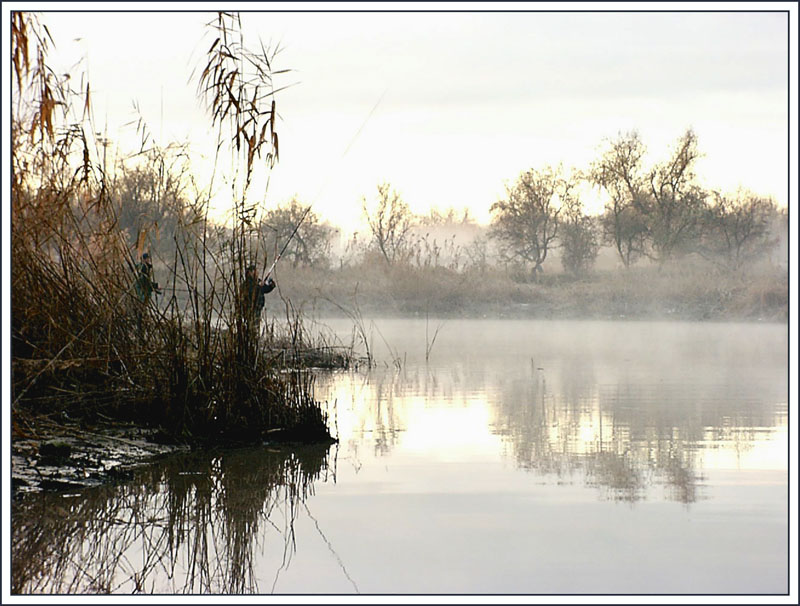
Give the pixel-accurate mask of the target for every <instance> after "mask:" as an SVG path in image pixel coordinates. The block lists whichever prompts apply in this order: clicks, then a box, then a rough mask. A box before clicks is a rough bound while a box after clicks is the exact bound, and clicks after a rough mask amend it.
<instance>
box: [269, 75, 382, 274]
mask: <svg viewBox="0 0 800 606" xmlns="http://www.w3.org/2000/svg"><path fill="white" fill-rule="evenodd" d="M388 90H389V88H388V87H387V88H386V89H385V90H384V91H383V92H382V93H381V96H380V97H378V100H377V101H376V102H375V105H373V106H372V109H371V110H370V111H369V113H368V114H367V117H366V118H364V121H363V122H362V123H361V126H359V127H358V130H357V131H356V133H355V134H354V135H353V138H352V139H350V142H349V143H348V144H347V147H345V149H344V152H342V156H341V158H340V160H341V159H342V158H344V157H345V156H346V155H347V152H349V151H350V148H351V147H353V143H355V142H356V139H358V137H359V136H360V135H361V131H362V130H364V127H365V126H366V125H367V122H369V119H370V118H371V117H372V114H373V113H375V110H376V109H377V108H378V106H379V105H380V104H381V101H383V98H384V97H385V96H386V91H388ZM322 189H324V185H323V187H322V188H321V189H320V191H319V192H318V193H317V196H316V197H319V194H320V193H322ZM312 206H314V203H313V202H312V203H311V204H309V205H308V208H307V209H306V211H305V212H304V213H303V216H302V217H300V221H299V222H298V223H297V225H296V226H295V228H294V231H292V235H290V236H289V239H288V240H286V244H284V245H283V248H282V249H281V252H280V253H278V256H277V257H275V260H274V261H273V262H272V266H271V267H270V268H269V271H268V272H267V273H266V275H265V276H264V282H266V281H267V280H268V279H269V277H270V275H272V272H273V271H274V270H275V266H276V265H277V263H278V260H279V259H280V258H281V256H282V255H283V253H284V252H286V248H287V247H288V246H289V243H290V242H291V241H292V238H294V236H295V234H297V230H298V229H299V228H300V225H301V224H302V223H303V221H305V219H306V215H308V212H309V211H310V210H311V207H312Z"/></svg>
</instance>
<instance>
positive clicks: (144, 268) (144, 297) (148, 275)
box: [136, 253, 161, 305]
mask: <svg viewBox="0 0 800 606" xmlns="http://www.w3.org/2000/svg"><path fill="white" fill-rule="evenodd" d="M153 292H155V293H156V294H157V295H160V294H161V289H160V288H159V287H158V282H155V281H154V280H153V264H152V263H151V262H150V254H149V253H144V254H143V255H142V261H141V263H137V264H136V296H137V297H139V301H141V302H142V303H143V304H144V305H147V304H148V303H149V302H150V295H151V294H153Z"/></svg>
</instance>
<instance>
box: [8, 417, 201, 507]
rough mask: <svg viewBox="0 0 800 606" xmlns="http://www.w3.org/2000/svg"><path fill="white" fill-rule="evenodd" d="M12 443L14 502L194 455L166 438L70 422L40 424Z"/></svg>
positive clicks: (135, 429)
mask: <svg viewBox="0 0 800 606" xmlns="http://www.w3.org/2000/svg"><path fill="white" fill-rule="evenodd" d="M33 425H34V427H33V429H32V430H31V431H27V432H25V433H23V434H22V435H17V436H14V437H13V438H12V440H11V488H12V494H13V495H14V496H17V495H20V494H24V493H29V492H40V491H45V490H46V491H70V490H81V489H83V488H88V487H91V486H99V485H101V484H105V483H108V482H114V481H119V480H124V479H126V478H128V477H130V476H131V473H132V470H133V469H134V468H136V467H138V466H140V465H146V464H148V463H150V462H152V461H154V460H156V459H158V458H160V457H164V456H168V455H170V454H173V453H176V452H183V451H188V450H189V447H188V446H181V445H176V444H169V443H166V442H165V440H164V439H163V438H164V436H163V434H162V433H161V432H159V431H157V430H154V429H145V428H142V427H137V426H134V425H129V424H120V423H112V422H105V423H100V424H96V425H92V426H90V427H87V426H85V425H82V424H80V423H77V422H71V421H69V420H67V421H65V422H64V423H63V424H59V425H56V424H54V423H53V422H52V421H46V422H39V423H36V422H34V424H33Z"/></svg>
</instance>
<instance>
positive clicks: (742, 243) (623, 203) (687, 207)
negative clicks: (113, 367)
mask: <svg viewBox="0 0 800 606" xmlns="http://www.w3.org/2000/svg"><path fill="white" fill-rule="evenodd" d="M645 152H646V148H645V145H644V143H643V142H642V140H641V138H640V136H639V134H638V133H637V132H628V133H621V134H619V135H618V136H617V137H616V138H614V139H607V140H605V141H604V147H603V149H602V151H601V154H600V157H599V158H598V159H596V160H595V161H594V162H592V163H591V164H590V166H589V167H587V168H586V169H585V170H577V169H572V170H565V169H564V168H563V167H562V166H558V167H552V166H544V167H541V168H531V169H529V170H525V171H523V172H522V173H520V174H519V176H518V177H517V178H516V180H515V181H514V182H512V183H511V184H508V185H506V192H505V195H504V196H503V197H502V198H501V199H499V200H497V201H495V202H494V203H493V204H492V205H491V206H490V209H489V210H490V214H491V224H490V226H489V228H488V230H487V229H483V228H481V227H480V226H478V225H477V224H476V223H475V221H474V220H473V218H472V217H471V216H470V214H469V212H468V211H466V210H456V209H455V208H452V207H451V208H449V209H446V210H444V211H442V210H439V209H432V210H431V211H429V213H428V214H427V215H423V216H416V215H414V213H412V211H411V209H410V207H409V205H408V204H407V203H406V202H405V200H403V198H402V196H401V195H400V193H398V191H397V190H396V189H395V188H394V187H393V186H392V185H391V184H389V183H380V184H379V185H378V186H377V189H376V194H375V196H374V197H373V198H371V199H369V200H368V199H367V197H364V198H362V200H361V207H362V213H363V217H364V218H365V223H366V225H367V230H368V231H367V232H366V234H365V235H361V236H359V235H358V234H354V235H353V237H352V239H351V240H350V242H349V243H347V245H346V247H345V250H344V251H343V252H342V253H341V256H340V259H339V261H338V263H339V264H340V265H341V264H344V263H354V262H355V263H357V262H374V263H378V264H383V265H384V266H386V267H393V266H398V265H409V266H412V267H419V268H424V267H430V266H439V265H440V264H442V265H444V266H448V267H450V268H452V269H464V268H467V267H472V268H482V269H485V268H486V267H487V265H488V263H489V258H490V256H491V254H490V245H492V246H493V247H494V251H495V252H496V255H497V259H498V260H500V261H501V262H503V263H505V264H507V265H510V266H516V267H523V268H527V271H528V272H529V273H528V275H529V277H530V279H532V280H534V281H535V280H538V279H539V277H540V276H541V274H542V271H543V266H544V265H545V262H546V261H547V259H548V256H549V255H550V254H551V253H552V252H553V251H554V250H557V251H558V253H559V255H558V256H559V257H560V262H561V265H562V266H563V269H564V271H565V272H567V273H569V274H571V275H574V276H582V275H586V274H587V273H588V272H590V271H591V270H592V268H593V266H594V264H595V262H596V259H597V257H598V254H599V251H600V249H601V247H603V246H607V247H610V248H611V249H613V250H614V252H615V254H616V256H617V258H618V259H619V262H620V263H621V265H622V266H624V267H625V268H629V267H631V266H632V265H634V264H636V263H637V262H640V261H642V260H648V261H650V262H654V263H657V264H663V263H664V262H667V261H670V260H675V259H680V258H682V257H685V256H687V255H698V256H701V257H703V258H705V259H707V260H709V261H711V262H713V263H715V264H717V265H719V266H721V267H725V268H728V269H732V270H738V269H741V268H742V267H743V266H744V265H745V264H747V263H749V262H752V261H754V260H756V259H757V258H759V256H763V255H764V254H766V253H767V252H768V251H769V250H770V249H771V247H772V246H773V245H774V244H775V240H774V237H775V233H776V229H775V228H776V227H777V226H778V225H779V224H780V222H781V221H784V222H785V220H786V217H785V211H782V210H780V209H778V208H777V206H776V204H775V202H774V201H773V200H772V199H770V198H768V197H764V196H760V195H758V194H755V193H753V192H750V191H746V190H742V189H740V190H738V191H736V192H734V193H722V192H720V191H717V190H713V189H712V190H707V189H704V188H703V187H701V186H700V185H699V183H698V180H697V176H696V174H695V167H696V164H697V161H698V159H699V158H700V152H699V149H698V141H697V136H696V134H695V133H694V132H693V131H692V130H687V131H686V132H685V133H684V134H683V135H682V136H681V137H680V138H679V139H678V140H677V142H676V144H675V146H674V148H673V149H672V150H671V151H670V153H669V154H667V156H666V157H665V158H664V159H663V160H661V161H658V162H656V163H655V164H653V165H652V166H645V163H644V158H645ZM184 159H185V156H184V155H182V154H181V153H180V150H170V149H167V150H157V151H152V152H150V154H149V155H148V157H147V158H145V159H144V160H145V161H143V162H138V163H136V164H130V165H120V166H119V167H117V171H116V176H115V179H114V184H113V188H112V189H113V192H114V194H113V198H114V200H115V202H116V204H117V205H118V213H117V216H118V220H119V222H120V226H121V227H122V228H123V229H124V230H125V231H126V233H128V234H129V236H130V241H131V245H132V246H135V245H136V244H137V241H139V243H140V242H141V239H142V234H143V232H144V233H146V234H147V239H148V241H153V240H154V236H158V234H159V233H163V234H169V233H172V232H173V231H174V228H175V226H176V225H177V224H178V223H182V224H184V225H185V224H187V223H191V222H192V221H195V220H197V215H198V213H199V211H198V210H197V205H196V204H195V203H194V202H193V196H192V195H191V193H190V192H191V191H192V190H191V188H190V187H189V186H188V184H190V180H189V178H188V176H187V173H188V170H187V166H186V164H185V162H184ZM590 189H594V190H595V191H599V192H600V193H601V195H602V196H603V197H604V198H605V202H604V210H603V212H602V213H601V214H600V215H597V216H593V215H589V214H587V213H586V209H585V204H584V198H585V196H586V194H587V191H588V190H590ZM307 209H308V206H307V205H306V204H305V203H303V202H302V201H301V200H300V199H298V198H296V197H295V198H292V199H291V200H289V201H288V202H285V203H282V204H278V205H277V206H275V207H273V208H270V209H268V210H266V211H264V212H263V213H262V215H261V216H260V217H259V218H258V219H257V220H254V222H252V224H251V228H250V232H251V234H250V235H251V237H253V238H254V239H255V241H257V243H258V247H259V249H260V250H261V251H263V254H264V258H274V257H275V255H276V254H277V253H278V252H279V251H280V250H281V248H282V247H283V245H284V244H285V243H286V242H287V241H289V246H288V247H287V250H286V251H285V252H284V259H285V260H286V261H287V262H288V263H289V264H290V265H291V266H292V267H295V268H296V267H301V266H303V267H312V268H320V269H328V268H330V267H333V257H334V252H333V243H334V238H335V237H337V235H338V234H339V230H338V229H337V228H335V227H334V226H332V225H330V224H329V223H327V222H324V221H322V220H321V219H320V217H319V215H317V214H316V213H315V212H314V211H313V209H312V210H310V211H309V212H308V213H307V214H306V216H305V217H304V218H303V215H304V213H305V212H306V210H307ZM301 218H302V222H301ZM298 224H300V227H299V228H298V230H297V233H296V234H295V236H294V237H293V238H291V240H290V236H291V235H292V232H293V231H294V229H295V227H296V226H297V225H298ZM464 227H471V228H473V229H472V235H473V237H472V238H471V240H470V243H469V244H467V245H464V246H461V245H459V244H456V236H455V234H452V235H450V236H446V237H444V238H441V237H439V238H437V237H436V236H435V235H432V234H431V232H432V231H436V230H437V229H438V230H439V233H441V231H442V229H446V228H453V231H454V232H455V231H456V230H457V229H459V230H460V229H463V228H464ZM222 233H224V230H222ZM222 237H224V236H222ZM155 240H158V238H155ZM160 242H161V243H159V242H155V241H154V243H153V246H155V247H156V248H158V247H165V248H166V247H169V246H170V242H169V238H160ZM140 247H141V245H140ZM164 252H165V253H166V250H165V251H164Z"/></svg>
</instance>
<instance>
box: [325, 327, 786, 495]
mask: <svg viewBox="0 0 800 606" xmlns="http://www.w3.org/2000/svg"><path fill="white" fill-rule="evenodd" d="M387 324H388V328H387V327H382V332H383V333H384V334H387V335H391V336H390V337H387V338H391V339H394V341H392V342H393V343H395V342H396V343H397V345H396V348H397V349H398V350H399V351H403V348H404V347H405V344H406V343H408V344H409V346H413V340H411V341H410V340H409V338H408V337H407V334H410V333H411V332H412V330H409V324H408V323H404V324H400V325H398V328H399V329H398V330H397V331H396V332H394V333H392V326H393V324H392V323H387ZM463 324H464V327H463V329H462V327H461V326H458V327H455V328H453V330H451V331H449V332H443V333H442V335H441V336H440V341H438V342H437V348H438V349H437V350H436V354H437V355H436V360H437V362H436V363H435V364H424V363H421V362H420V360H414V359H413V357H411V356H410V357H409V359H408V363H407V364H405V365H404V366H403V367H402V368H401V369H399V370H396V369H392V368H387V369H379V370H377V371H373V372H371V373H370V374H369V375H339V376H334V377H333V378H332V379H330V380H329V381H328V382H327V383H328V391H327V392H326V393H324V396H323V397H327V398H329V399H331V400H338V401H339V402H340V404H341V403H349V404H350V414H351V416H352V418H351V419H350V422H349V425H348V423H347V421H345V425H346V426H347V427H346V429H345V431H343V432H342V433H343V434H344V435H347V436H349V439H348V442H347V444H348V445H349V449H350V451H351V452H357V451H358V449H359V447H360V446H361V447H363V446H364V445H368V446H369V447H370V448H371V450H372V451H373V452H374V454H375V455H376V456H382V457H388V456H391V454H392V451H393V450H395V449H400V450H403V449H408V448H410V447H411V446H410V445H411V444H412V443H413V448H414V449H415V450H416V451H423V450H424V451H425V452H429V453H437V452H438V453H440V454H439V456H440V457H442V458H448V459H458V458H459V457H461V459H462V460H466V459H467V458H469V457H471V456H473V454H474V449H475V446H476V445H477V444H478V443H479V442H480V443H481V444H482V445H486V444H489V443H490V438H491V437H497V438H499V441H500V443H501V444H502V446H501V449H502V450H503V451H504V452H505V454H506V455H507V456H508V457H510V458H512V459H513V460H514V462H515V464H516V466H517V467H518V468H519V469H521V470H525V471H528V472H533V473H536V474H537V475H538V476H546V477H549V478H551V479H553V480H554V481H555V482H557V483H564V482H583V483H585V484H586V485H588V486H590V487H594V488H596V489H597V491H598V495H599V497H600V498H601V499H612V500H619V501H626V502H631V503H633V502H637V501H640V500H643V499H666V500H670V501H677V502H680V503H685V504H689V503H694V502H696V501H698V500H700V499H703V498H704V497H705V494H704V482H705V481H706V478H707V471H708V468H709V465H711V464H712V461H719V460H722V459H726V460H727V461H733V462H734V464H735V465H738V462H739V461H741V460H743V459H745V458H748V454H749V455H755V452H756V451H757V450H759V449H760V448H761V446H763V445H764V444H770V443H778V445H779V446H780V440H781V439H783V436H784V433H785V428H786V425H787V407H786V398H787V381H786V366H785V364H783V363H782V361H783V362H785V349H783V348H782V344H783V343H785V338H786V337H785V334H781V329H780V327H776V329H773V328H772V327H749V326H747V327H730V326H711V327H709V326H700V325H698V326H685V325H677V326H675V325H651V324H643V325H640V326H630V325H624V326H618V325H613V324H611V323H605V324H603V323H587V324H579V325H576V326H573V327H569V326H566V325H559V324H554V325H552V326H551V325H549V324H534V323H518V324H498V323H482V324H481V323H480V322H476V323H471V324H470V323H467V322H464V323H463ZM739 332H741V333H742V334H741V335H740V334H739ZM487 334H492V335H494V336H493V337H492V338H491V339H489V338H487V337H486V335H487ZM642 335H644V336H642ZM533 337H535V338H533ZM581 337H583V338H581ZM322 383H323V388H324V387H325V385H324V384H325V381H323V382H322ZM432 411H435V412H436V413H439V414H433V412H432ZM465 411H470V414H465ZM483 412H485V414H481V413H483ZM484 419H485V421H484ZM477 423H484V425H483V426H482V427H480V426H477V425H476V424H477ZM434 425H435V426H434ZM423 426H424V427H423ZM454 434H455V435H461V436H468V438H467V437H465V438H464V439H463V440H462V441H461V442H458V441H455V440H453V436H454ZM425 440H428V443H427V444H422V442H424V441H425ZM459 448H460V449H461V450H462V452H454V450H456V449H459ZM445 449H449V450H450V452H448V453H445V452H444V450H445ZM761 450H763V449H761ZM750 458H753V457H752V456H751V457H750ZM764 464H765V465H766V467H764V468H766V469H775V468H777V469H785V467H784V466H782V464H781V463H780V461H778V462H777V465H778V466H777V467H776V466H775V465H776V461H775V460H774V459H773V460H770V461H767V462H765V463H764Z"/></svg>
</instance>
